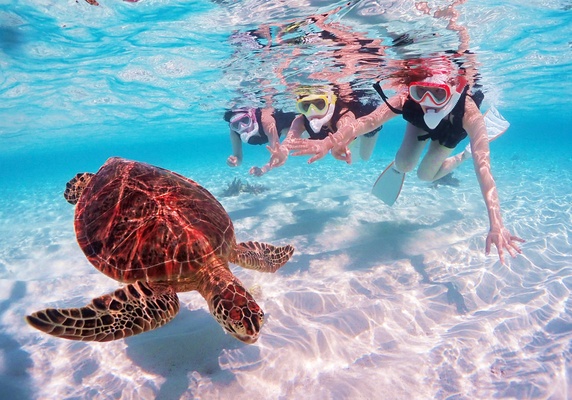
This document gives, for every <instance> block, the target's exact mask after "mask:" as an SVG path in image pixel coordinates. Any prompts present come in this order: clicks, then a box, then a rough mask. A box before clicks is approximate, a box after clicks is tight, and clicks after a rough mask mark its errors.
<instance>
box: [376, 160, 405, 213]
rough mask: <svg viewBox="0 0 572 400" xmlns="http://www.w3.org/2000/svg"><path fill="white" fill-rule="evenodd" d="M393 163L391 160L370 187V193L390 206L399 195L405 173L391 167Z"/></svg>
mask: <svg viewBox="0 0 572 400" xmlns="http://www.w3.org/2000/svg"><path fill="white" fill-rule="evenodd" d="M394 163H395V161H392V162H391V164H389V166H388V167H387V168H386V169H385V170H384V171H383V172H382V173H381V175H379V178H377V181H375V184H374V185H373V188H372V189H371V193H372V194H373V195H374V196H375V197H377V198H378V199H380V200H381V201H383V202H384V203H385V204H387V205H388V206H392V205H393V203H395V201H396V200H397V198H398V197H399V193H401V188H402V187H403V181H404V180H405V174H404V173H403V172H399V171H398V170H396V169H395V168H393V164H394Z"/></svg>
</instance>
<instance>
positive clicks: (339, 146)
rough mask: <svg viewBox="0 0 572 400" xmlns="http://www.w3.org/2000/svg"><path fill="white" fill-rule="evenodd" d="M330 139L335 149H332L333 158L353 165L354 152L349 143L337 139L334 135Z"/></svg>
mask: <svg viewBox="0 0 572 400" xmlns="http://www.w3.org/2000/svg"><path fill="white" fill-rule="evenodd" d="M330 139H331V140H332V143H333V147H332V156H334V158H335V159H336V160H341V161H345V162H347V163H348V164H351V163H352V152H351V151H350V149H349V148H348V145H347V143H346V142H345V140H343V139H341V138H336V137H335V136H334V135H332V134H331V133H330Z"/></svg>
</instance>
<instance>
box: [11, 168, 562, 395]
mask: <svg viewBox="0 0 572 400" xmlns="http://www.w3.org/2000/svg"><path fill="white" fill-rule="evenodd" d="M389 161H390V160H389V159H383V160H380V159H374V160H372V161H370V162H368V163H356V164H353V165H352V166H347V165H344V164H343V163H340V162H334V161H328V160H324V161H322V162H319V163H316V164H313V165H311V166H308V165H306V164H305V163H304V162H303V161H302V160H300V161H289V163H288V164H287V166H286V167H284V168H281V169H280V170H276V171H273V172H272V173H270V174H268V175H267V176H265V177H264V178H263V179H261V180H255V179H254V178H250V177H248V176H247V175H246V168H244V169H242V170H241V171H240V173H236V172H233V173H232V174H231V173H229V170H228V168H226V166H224V169H221V168H222V167H221V168H219V169H216V170H214V171H213V170H209V171H207V170H204V171H202V170H201V171H191V170H185V167H184V166H183V167H181V168H180V169H179V170H178V172H181V173H183V174H185V175H187V176H190V177H191V178H194V179H195V180H197V181H199V182H200V183H202V184H203V185H204V186H205V187H207V188H208V189H210V190H211V191H212V192H213V193H214V194H215V195H217V196H218V197H219V199H220V200H221V202H222V203H223V205H224V206H225V208H226V209H227V210H228V212H229V214H230V216H231V218H232V219H233V221H234V223H235V230H236V234H237V238H238V239H239V240H240V241H244V240H259V241H266V242H271V243H275V244H286V243H292V244H293V245H294V246H295V247H296V253H295V255H294V257H293V258H292V260H291V261H290V262H289V263H288V264H287V265H286V266H284V267H283V268H282V269H281V270H280V271H278V272H277V273H276V274H262V273H257V272H255V271H247V270H242V269H240V268H238V267H235V266H231V268H232V269H233V271H234V272H235V273H236V275H237V276H238V277H239V278H240V279H241V280H242V281H243V282H244V284H245V286H246V287H248V288H250V289H251V291H252V293H253V294H254V296H255V298H256V299H257V301H258V302H259V304H260V305H261V306H262V307H263V309H264V310H265V313H266V315H267V316H268V319H267V322H266V324H265V325H264V327H263V331H262V335H261V337H260V339H259V341H258V342H257V343H256V344H254V345H245V344H243V343H241V342H239V341H237V340H235V339H234V338H232V337H231V336H229V335H225V334H224V332H223V331H222V329H221V328H220V327H219V326H218V324H217V323H216V322H215V321H214V319H213V318H212V317H211V316H210V315H209V313H208V309H207V306H206V303H205V301H204V300H203V299H202V298H201V297H200V295H198V294H197V293H182V294H181V295H180V298H181V301H182V309H181V312H180V314H179V315H178V316H177V318H175V320H174V321H173V322H171V323H170V324H168V325H167V326H165V327H163V328H161V329H158V330H156V331H154V332H150V333H146V334H143V335H139V336H136V337H132V338H128V339H126V340H121V341H117V342H111V343H76V342H70V341H67V340H61V339H55V338H51V337H49V336H47V335H44V334H42V333H40V332H38V331H35V330H33V329H32V328H30V327H29V326H27V325H26V323H25V321H24V316H25V315H26V314H27V313H30V312H33V311H35V310H38V309H42V308H45V307H54V306H57V307H75V306H80V305H83V304H86V303H87V302H88V301H89V300H90V299H91V298H93V297H96V296H99V295H101V294H104V293H107V292H110V291H112V290H114V289H115V288H117V287H118V284H117V283H116V282H114V281H113V280H111V279H109V278H107V277H105V276H104V275H102V274H100V273H99V272H97V271H96V270H95V269H94V268H93V267H91V265H90V264H89V263H88V262H87V260H86V259H85V257H84V256H83V254H82V252H81V250H80V249H79V247H78V246H77V243H76V242H75V236H74V233H73V226H72V218H73V207H71V206H69V205H68V204H67V203H66V202H65V201H64V200H63V198H62V197H61V189H62V187H63V184H62V183H61V182H58V183H57V184H56V183H53V185H52V183H51V182H46V183H45V184H43V185H38V186H36V187H28V188H26V189H25V190H19V193H18V195H17V197H16V194H15V193H14V192H10V191H8V190H7V189H4V190H5V192H6V194H5V195H4V196H3V197H2V199H1V200H0V202H1V203H0V204H1V206H2V207H1V208H0V212H1V214H0V217H1V219H2V220H4V221H5V222H6V223H3V224H2V227H1V228H0V237H1V238H2V239H1V240H0V278H1V279H0V374H1V375H0V388H1V390H0V392H2V393H5V394H9V396H8V397H6V398H11V399H19V398H23V399H25V398H38V399H48V398H54V399H56V398H57V399H80V398H81V399H83V398H94V399H119V398H121V399H151V398H159V399H177V398H182V399H190V398H205V399H210V398H213V399H215V398H234V399H278V398H285V399H286V398H289V399H290V398H291V399H295V398H312V399H346V398H347V399H350V398H351V399H358V398H364V399H365V398H391V399H428V398H438V399H445V398H451V399H452V398H455V399H463V398H467V399H468V398H471V399H476V398H478V399H490V398H518V399H527V398H530V399H532V398H535V399H536V398H552V399H565V398H566V397H567V396H569V394H568V392H569V387H570V382H571V379H570V377H569V373H570V372H572V367H571V365H570V358H571V356H570V339H571V337H572V334H571V331H572V320H571V306H570V303H569V297H570V290H571V288H572V263H571V262H570V261H571V256H570V254H572V246H571V244H570V239H569V236H570V229H571V226H572V224H571V221H570V219H571V215H572V212H571V209H570V208H571V206H570V204H572V194H571V193H570V190H569V188H570V187H572V182H571V175H570V172H569V171H571V170H572V168H570V165H566V166H565V167H566V168H564V167H563V166H562V165H560V166H558V168H550V166H549V168H543V169H534V168H532V167H531V166H530V163H529V161H530V160H523V159H518V158H513V159H510V160H502V161H497V162H496V164H495V169H494V172H495V176H496V179H497V185H498V187H499V194H500V196H501V199H502V208H503V215H504V219H505V224H506V226H507V227H508V228H509V229H510V230H511V231H512V232H514V233H515V234H517V235H519V236H521V237H523V238H525V239H526V240H527V243H525V244H524V246H523V254H522V255H521V256H518V257H517V258H516V259H511V260H510V261H509V265H508V266H503V265H501V264H500V263H499V262H498V257H497V256H496V253H493V254H491V255H490V256H488V257H487V256H485V254H484V253H485V251H484V250H485V249H484V247H485V237H486V233H487V230H488V219H487V217H486V211H485V207H484V203H483V201H482V198H481V195H480V191H479V190H478V186H477V182H476V179H475V176H474V172H473V170H472V168H471V167H470V165H466V166H463V167H461V168H460V169H459V170H458V171H457V172H456V173H455V175H454V176H455V177H456V178H458V179H459V181H460V184H459V186H458V187H454V186H438V187H436V188H435V187H431V186H430V185H428V184H426V183H422V182H420V181H419V180H418V179H417V178H416V177H415V176H414V175H411V176H408V178H407V181H406V185H405V187H404V190H403V192H402V196H401V198H400V199H399V201H398V202H397V203H396V204H395V205H394V206H393V207H392V208H389V207H387V206H385V205H384V204H382V203H380V202H379V201H378V200H377V199H375V198H374V197H373V196H372V195H370V194H369V190H370V187H371V184H372V183H373V182H374V181H375V178H376V176H377V174H378V173H379V171H381V170H382V169H383V167H384V166H385V165H386V164H387V163H388V162H389ZM563 162H566V161H563ZM567 162H568V164H569V161H567ZM247 164H248V162H247ZM556 171H558V172H556ZM563 171H564V172H563ZM78 172H79V171H78ZM233 174H234V175H233ZM233 176H240V177H242V178H243V179H244V180H247V181H248V182H250V183H261V184H263V185H265V186H266V187H267V188H268V190H267V191H265V192H263V193H261V194H259V195H256V196H255V195H251V194H241V195H240V196H238V197H225V198H223V197H220V196H219V195H220V192H221V188H222V187H224V186H225V185H226V184H227V183H228V182H229V181H230V180H231V178H232V177H233ZM60 186H62V187H60Z"/></svg>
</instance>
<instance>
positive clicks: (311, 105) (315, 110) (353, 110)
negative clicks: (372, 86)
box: [271, 87, 382, 167]
mask: <svg viewBox="0 0 572 400" xmlns="http://www.w3.org/2000/svg"><path fill="white" fill-rule="evenodd" d="M346 99H347V100H346ZM376 108H377V105H376V104H374V103H366V104H363V103H362V102H361V101H360V100H359V99H357V98H354V97H353V96H348V97H346V98H345V99H344V100H342V99H341V98H338V97H337V96H336V95H335V94H334V92H333V91H332V90H331V89H330V88H324V87H319V88H317V87H311V88H307V87H305V88H303V89H301V90H299V91H298V98H297V101H296V109H297V110H298V112H299V113H300V115H298V116H297V117H296V118H295V119H294V121H293V122H292V125H291V127H290V130H289V132H288V135H287V136H286V139H285V140H284V141H283V142H282V144H280V145H279V146H277V147H275V148H273V149H272V150H271V151H272V153H273V163H274V166H275V167H278V166H281V165H283V164H284V163H285V162H286V159H287V158H288V153H289V152H290V144H291V143H293V142H295V140H296V139H299V138H301V137H302V135H303V134H304V133H307V136H308V139H307V140H310V141H312V142H314V141H316V142H318V141H323V140H325V139H328V138H329V137H330V136H331V135H333V134H334V133H335V132H337V131H338V130H339V129H341V128H343V127H346V126H351V125H353V124H354V123H355V121H356V119H357V118H360V117H363V116H365V115H367V114H369V113H370V112H372V111H374V110H375V109H376ZM381 128H382V126H378V127H375V128H374V129H371V130H370V131H369V132H366V133H364V134H363V135H362V137H360V138H359V146H360V157H361V159H362V160H366V161H367V160H369V158H370V157H371V154H372V153H373V150H374V148H375V143H376V141H377V138H378V132H379V131H380V130H381Z"/></svg>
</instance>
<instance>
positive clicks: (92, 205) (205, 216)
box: [75, 157, 236, 283]
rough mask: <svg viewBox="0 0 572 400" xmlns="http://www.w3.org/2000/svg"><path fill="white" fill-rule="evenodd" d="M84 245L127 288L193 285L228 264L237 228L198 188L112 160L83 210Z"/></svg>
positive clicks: (79, 209) (89, 190)
mask: <svg viewBox="0 0 572 400" xmlns="http://www.w3.org/2000/svg"><path fill="white" fill-rule="evenodd" d="M75 230H76V235H77V240H78V243H79V245H80V247H81V248H82V250H83V251H84V253H85V255H86V256H87V258H88V259H89V261H90V262H91V263H92V264H93V265H94V266H95V267H96V268H97V269H99V270H100V271H101V272H103V273H104V274H106V275H107V276H109V277H111V278H113V279H116V280H118V281H121V282H134V281H137V280H145V281H166V282H171V283H184V282H190V281H192V280H193V278H194V277H195V274H196V272H197V271H198V270H199V269H201V268H203V267H206V268H208V265H211V263H212V260H213V255H214V256H215V257H218V258H221V259H222V260H223V261H224V262H226V261H228V257H229V255H230V252H231V250H232V249H233V248H234V246H235V243H236V242H235V237H234V228H233V225H232V222H231V220H230V218H229V216H228V214H227V213H226V211H225V210H224V208H223V207H222V205H221V204H220V203H219V202H218V201H217V200H216V199H215V198H214V196H213V195H212V194H211V193H209V192H208V191H207V190H206V189H205V188H203V187H202V186H200V185H199V184H198V183H196V182H194V181H192V180H190V179H188V178H185V177H184V176H182V175H179V174H177V173H174V172H171V171H168V170H166V169H163V168H159V167H155V166H152V165H148V164H144V163H140V162H135V161H129V160H125V159H121V158H117V157H115V158H110V159H108V160H107V162H106V163H105V164H104V165H103V166H102V167H101V168H100V170H99V171H98V172H97V173H96V174H95V175H94V176H93V177H92V179H91V181H90V182H89V184H88V185H87V186H86V188H85V189H84V191H83V193H82V194H81V196H80V198H79V200H78V203H77V205H76V212H75Z"/></svg>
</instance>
